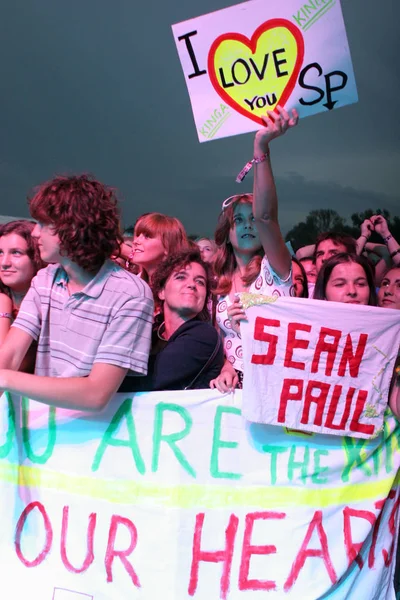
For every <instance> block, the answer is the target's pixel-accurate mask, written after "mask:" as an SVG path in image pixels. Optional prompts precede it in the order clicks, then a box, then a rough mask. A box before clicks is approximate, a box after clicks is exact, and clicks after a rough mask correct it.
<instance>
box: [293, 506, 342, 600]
mask: <svg viewBox="0 0 400 600" xmlns="http://www.w3.org/2000/svg"><path fill="white" fill-rule="evenodd" d="M314 529H316V530H317V534H318V538H319V541H320V543H321V548H320V549H311V548H310V549H308V548H307V546H308V544H309V542H310V539H311V536H312V534H313V533H314ZM310 557H315V558H322V560H323V562H324V565H325V568H326V570H327V572H328V575H329V578H330V580H331V582H332V583H336V581H337V575H336V573H335V569H334V568H333V565H332V561H331V557H330V556H329V550H328V538H327V536H326V533H325V530H324V528H323V526H322V511H320V510H317V511H316V512H315V514H314V516H313V519H312V521H311V523H310V525H309V526H308V529H307V533H306V537H305V538H304V542H303V543H302V545H301V548H300V550H299V553H298V555H297V556H296V558H295V561H294V563H293V566H292V568H291V570H290V573H289V577H288V578H287V580H286V582H285V585H284V590H285V592H288V591H289V590H290V588H291V587H293V585H294V584H295V583H296V579H297V578H298V576H299V573H300V571H301V569H302V568H303V567H304V563H305V562H306V558H310Z"/></svg>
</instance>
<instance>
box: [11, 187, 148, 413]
mask: <svg viewBox="0 0 400 600" xmlns="http://www.w3.org/2000/svg"><path fill="white" fill-rule="evenodd" d="M30 211H31V214H32V217H33V218H35V219H36V220H37V221H38V222H37V224H36V226H35V228H34V230H33V232H32V235H33V236H34V237H36V238H37V240H38V244H39V248H40V254H41V258H42V259H43V260H44V261H45V262H47V263H49V266H48V267H46V268H45V269H42V270H41V271H39V272H38V274H37V276H36V277H35V278H34V280H33V281H32V286H31V288H30V290H29V291H28V293H27V295H26V297H25V298H24V300H23V302H22V305H21V308H20V311H19V314H18V317H17V319H16V320H15V322H14V324H13V326H12V328H11V330H10V332H9V334H8V336H7V338H6V340H5V342H4V343H3V345H2V346H1V348H0V389H3V390H8V391H10V392H15V393H18V394H22V395H24V396H28V397H29V398H32V399H33V400H38V401H40V402H44V403H46V404H51V405H54V406H60V407H63V408H72V409H80V410H101V409H102V408H104V407H105V405H106V404H107V403H108V401H109V400H110V398H111V397H112V396H113V394H114V393H115V392H116V391H117V390H118V388H119V386H120V384H121V382H122V380H123V379H124V377H125V375H126V374H127V373H128V371H129V372H130V374H132V372H133V374H135V375H146V373H147V361H148V355H149V350H150V341H151V328H152V322H153V297H152V293H151V290H150V288H149V286H148V285H147V284H146V283H145V282H144V281H143V280H141V279H140V278H139V277H137V276H136V275H133V274H131V273H128V272H127V271H125V270H124V269H122V268H121V267H120V266H118V265H117V264H115V263H114V262H112V261H111V260H110V259H109V257H110V256H112V255H113V254H117V253H118V248H119V244H120V243H121V241H122V240H121V237H120V229H119V214H118V210H117V200H116V197H115V195H114V193H113V191H112V190H111V189H110V188H108V187H107V186H105V185H103V184H101V183H100V182H98V181H96V180H95V179H93V178H91V177H88V176H85V175H82V176H73V177H56V178H55V179H53V180H52V181H50V182H48V183H45V184H43V185H42V186H41V187H40V188H39V189H38V191H37V192H36V194H35V195H34V197H33V198H32V199H31V201H30ZM33 340H37V342H38V349H37V357H36V366H35V374H34V375H30V374H27V373H20V372H18V368H19V366H20V364H21V362H22V360H23V358H24V356H25V354H26V352H27V350H28V348H29V346H30V345H31V343H32V341H33Z"/></svg>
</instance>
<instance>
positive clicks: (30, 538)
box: [0, 390, 400, 600]
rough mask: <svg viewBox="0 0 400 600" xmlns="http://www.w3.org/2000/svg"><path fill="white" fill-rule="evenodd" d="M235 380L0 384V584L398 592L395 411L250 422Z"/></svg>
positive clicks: (120, 590) (129, 594)
mask: <svg viewBox="0 0 400 600" xmlns="http://www.w3.org/2000/svg"><path fill="white" fill-rule="evenodd" d="M240 405H241V395H240V392H236V393H235V394H234V395H233V396H230V395H228V396H220V395H218V396H216V395H215V392H214V391H210V390H204V391H202V390H201V391H194V392H169V393H167V392H163V393H154V394H142V395H137V396H135V397H133V398H130V397H126V396H125V395H123V394H120V395H116V396H115V397H114V398H113V399H112V401H111V402H110V404H109V406H108V407H107V409H106V410H105V411H104V412H103V413H101V414H99V415H96V416H93V415H87V414H83V413H79V412H71V411H67V410H61V409H60V410H59V409H54V408H48V407H47V406H45V405H41V404H39V403H36V402H33V401H31V400H28V399H27V398H22V399H21V398H20V397H17V396H11V395H9V394H4V395H3V396H2V397H1V398H0V409H1V412H0V509H1V516H2V525H1V530H0V564H1V566H2V570H1V586H2V590H3V594H2V597H3V595H4V597H6V596H5V590H7V597H8V598H12V599H19V598H29V600H89V599H92V600H122V599H124V600H125V599H127V598H138V599H140V600H155V599H158V598H163V599H165V600H188V599H190V598H194V599H196V600H197V599H198V600H218V599H223V600H245V599H247V598H255V597H257V598H267V597H268V598H269V597H271V598H276V599H285V600H286V599H288V600H299V599H301V600H303V599H304V600H305V599H307V600H317V599H319V600H321V599H322V598H324V599H325V600H326V599H331V600H345V599H350V598H351V599H352V600H353V599H362V600H377V599H378V598H379V600H394V598H395V594H394V589H393V584H392V581H393V570H394V556H395V551H396V543H397V542H396V540H397V535H398V507H399V502H400V500H399V490H398V485H397V483H398V482H397V473H398V469H399V464H400V452H399V425H398V423H397V421H396V420H395V419H394V417H393V416H392V414H391V413H390V411H388V412H387V414H386V416H385V422H384V427H383V430H382V431H381V432H380V433H379V434H378V436H377V437H376V438H375V439H373V440H361V439H355V438H351V437H339V436H332V435H323V434H302V433H298V432H293V431H290V430H287V429H284V428H283V427H278V426H268V425H262V424H251V423H248V422H246V421H245V420H244V419H243V417H242V416H241V410H240Z"/></svg>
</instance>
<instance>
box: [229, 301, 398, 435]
mask: <svg viewBox="0 0 400 600" xmlns="http://www.w3.org/2000/svg"><path fill="white" fill-rule="evenodd" d="M242 297H243V302H242V303H243V305H244V307H245V308H246V315H247V317H248V320H247V321H244V322H242V324H241V337H242V347H243V359H244V365H245V369H244V382H243V415H244V416H245V417H246V419H248V420H250V421H254V422H256V423H267V424H276V425H285V426H287V427H291V428H294V429H302V430H305V431H314V432H318V433H330V434H336V435H350V436H352V437H361V438H369V437H374V436H376V435H377V434H378V432H379V431H380V430H381V428H382V426H383V414H384V412H385V410H386V407H387V404H388V393H389V386H390V381H391V377H392V374H393V368H394V363H395V360H396V357H397V354H398V350H399V344H400V315H399V311H398V310H393V309H385V310H383V309H382V308H377V307H374V306H358V305H354V304H344V303H341V302H340V303H338V302H326V301H324V300H309V299H306V298H288V297H281V298H280V297H274V298H268V297H260V296H259V295H252V294H242ZM265 301H269V302H270V303H269V304H265V303H264V304H258V305H255V306H254V302H256V303H257V302H265Z"/></svg>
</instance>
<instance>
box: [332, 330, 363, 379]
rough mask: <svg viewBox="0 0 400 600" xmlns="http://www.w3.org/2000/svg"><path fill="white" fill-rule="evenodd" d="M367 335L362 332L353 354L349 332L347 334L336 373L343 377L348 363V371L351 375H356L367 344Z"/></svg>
mask: <svg viewBox="0 0 400 600" xmlns="http://www.w3.org/2000/svg"><path fill="white" fill-rule="evenodd" d="M367 339H368V335H367V334H366V333H362V334H361V335H360V339H359V340H358V344H357V350H356V353H355V354H353V344H352V341H351V335H350V333H348V334H347V338H346V344H345V347H344V350H343V356H342V358H341V360H340V365H339V369H338V375H340V377H344V376H345V375H346V367H347V365H349V372H350V376H351V377H358V371H359V370H360V364H361V361H362V358H363V356H364V350H365V346H366V345H367Z"/></svg>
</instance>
